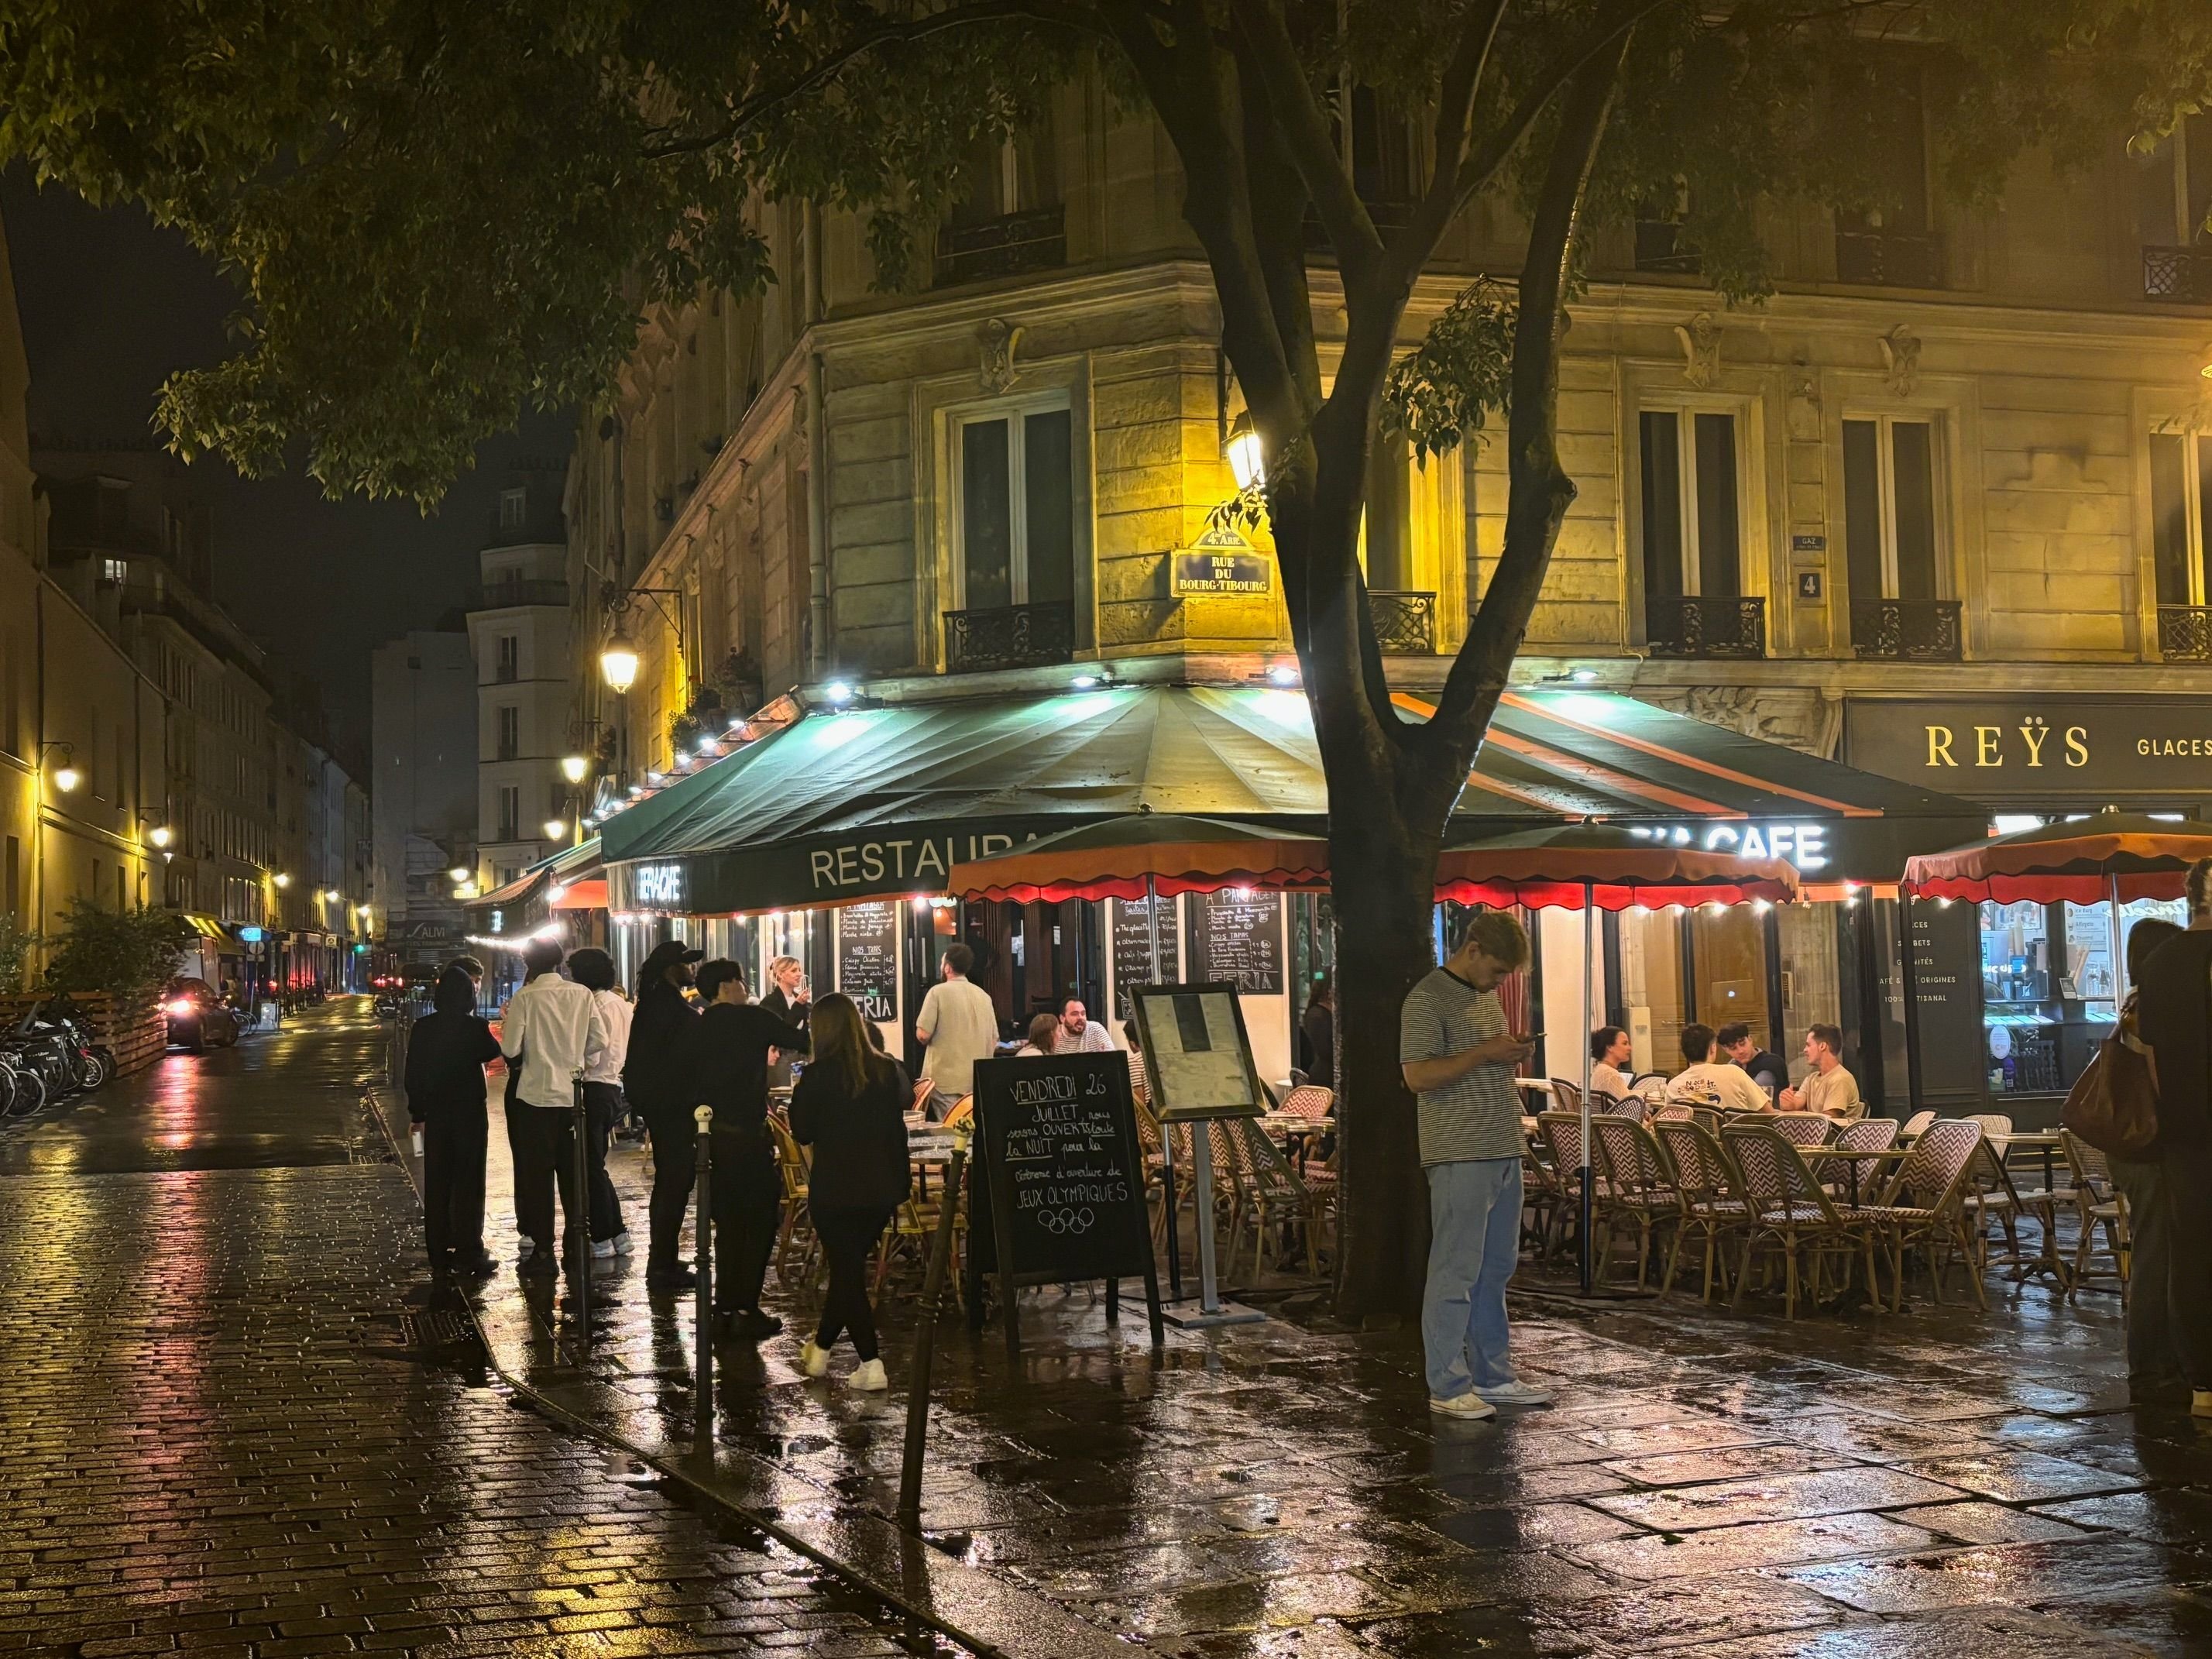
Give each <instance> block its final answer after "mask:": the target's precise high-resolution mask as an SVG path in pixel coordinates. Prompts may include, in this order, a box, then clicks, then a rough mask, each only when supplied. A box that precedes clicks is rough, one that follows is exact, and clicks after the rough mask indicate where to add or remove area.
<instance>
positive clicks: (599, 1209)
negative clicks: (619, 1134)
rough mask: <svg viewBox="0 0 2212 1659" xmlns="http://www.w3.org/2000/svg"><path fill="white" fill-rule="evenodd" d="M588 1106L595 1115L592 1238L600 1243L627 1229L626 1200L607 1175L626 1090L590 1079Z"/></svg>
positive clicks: (586, 1102)
mask: <svg viewBox="0 0 2212 1659" xmlns="http://www.w3.org/2000/svg"><path fill="white" fill-rule="evenodd" d="M584 1106H585V1109H586V1111H588V1112H589V1113H590V1115H591V1128H592V1139H591V1145H590V1147H589V1152H590V1155H591V1160H592V1243H599V1241H600V1240H601V1239H606V1238H612V1237H614V1236H615V1235H616V1234H617V1233H619V1232H623V1231H627V1229H626V1228H625V1227H624V1226H623V1212H622V1200H621V1199H620V1198H619V1197H617V1195H616V1194H615V1183H614V1182H613V1181H611V1179H609V1178H608V1176H607V1142H608V1140H609V1139H610V1138H611V1136H612V1135H613V1134H614V1132H615V1125H616V1124H617V1122H619V1121H621V1120H622V1113H623V1096H622V1090H621V1089H620V1088H619V1087H617V1085H614V1084H611V1083H586V1085H584Z"/></svg>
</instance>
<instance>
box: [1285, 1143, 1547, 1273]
mask: <svg viewBox="0 0 2212 1659" xmlns="http://www.w3.org/2000/svg"><path fill="white" fill-rule="evenodd" d="M1312 1174H1313V1172H1312V1171H1311V1170H1308V1171H1306V1176H1307V1179H1308V1180H1309V1181H1310V1180H1311V1179H1312ZM1569 1174H1570V1175H1571V1174H1572V1171H1569ZM1332 1176H1333V1172H1332ZM1568 1185H1569V1183H1568V1182H1565V1181H1562V1180H1561V1179H1560V1176H1559V1171H1558V1170H1556V1169H1554V1168H1553V1166H1552V1159H1551V1153H1550V1149H1549V1146H1548V1144H1547V1142H1546V1140H1545V1139H1544V1137H1543V1136H1542V1134H1541V1133H1538V1132H1535V1131H1531V1130H1528V1129H1523V1130H1522V1134H1521V1207H1522V1227H1521V1235H1522V1242H1523V1244H1524V1246H1525V1245H1527V1244H1534V1247H1535V1250H1536V1256H1537V1259H1538V1260H1539V1261H1550V1260H1551V1258H1552V1255H1553V1252H1554V1251H1555V1250H1557V1249H1558V1248H1559V1240H1560V1239H1561V1238H1563V1237H1565V1233H1566V1225H1567V1223H1566V1218H1567V1215H1568V1212H1570V1211H1571V1210H1572V1209H1573V1207H1574V1198H1573V1195H1572V1194H1571V1193H1570V1192H1569V1191H1568Z"/></svg>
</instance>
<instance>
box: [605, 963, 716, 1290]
mask: <svg viewBox="0 0 2212 1659" xmlns="http://www.w3.org/2000/svg"><path fill="white" fill-rule="evenodd" d="M705 954H706V953H705V952H704V951H696V950H694V949H692V948H691V947H690V945H686V944H684V941H683V940H681V939H664V940H663V941H661V943H659V945H655V946H653V951H652V954H650V955H649V956H647V957H646V959H645V960H644V961H643V962H642V963H639V964H638V969H637V1004H636V1006H635V1009H634V1010H633V1011H632V1013H631V1017H630V1026H629V1052H628V1054H626V1055H625V1056H624V1058H623V1068H622V1080H623V1093H624V1094H626V1095H628V1096H629V1103H630V1105H631V1106H632V1107H633V1108H634V1109H635V1110H636V1112H637V1115H639V1116H640V1117H641V1118H643V1119H644V1120H645V1127H646V1133H647V1134H649V1135H650V1136H651V1137H652V1138H653V1199H652V1204H651V1209H650V1214H651V1218H652V1219H651V1224H650V1225H651V1235H650V1237H651V1243H649V1244H648V1246H647V1253H646V1258H645V1283H646V1287H647V1289H648V1290H655V1291H688V1290H690V1288H691V1286H692V1285H694V1284H696V1282H697V1279H696V1275H695V1274H694V1273H692V1271H691V1269H690V1267H686V1266H685V1265H684V1260H683V1257H682V1256H681V1255H680V1254H679V1252H680V1251H681V1249H682V1248H683V1240H684V1208H685V1206H688V1205H689V1204H690V1201H691V1188H692V1185H693V1183H694V1182H696V1181H697V1180H698V1178H699V1152H698V1142H697V1139H696V1137H697V1135H698V1126H697V1125H696V1124H695V1123H694V1122H693V1121H691V1109H692V1108H693V1107H694V1106H696V1105H697V1104H698V1099H697V1097H696V1096H695V1095H694V1094H693V1093H692V1091H691V1067H690V1048H691V1033H692V1030H693V1028H694V1027H696V1025H697V1024H698V1023H699V1011H698V1010H697V1009H696V1008H694V1007H693V1006H691V1005H690V1002H689V1001H687V1000H685V998H684V987H686V986H688V985H690V983H691V964H692V963H696V962H697V961H698V960H699V958H700V957H702V956H703V955H705Z"/></svg>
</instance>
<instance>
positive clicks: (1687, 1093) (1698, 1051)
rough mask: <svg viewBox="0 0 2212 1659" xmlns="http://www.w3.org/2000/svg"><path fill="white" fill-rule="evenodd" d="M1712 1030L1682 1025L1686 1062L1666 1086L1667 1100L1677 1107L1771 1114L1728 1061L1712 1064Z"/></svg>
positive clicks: (1739, 1069)
mask: <svg viewBox="0 0 2212 1659" xmlns="http://www.w3.org/2000/svg"><path fill="white" fill-rule="evenodd" d="M1712 1056H1713V1028H1712V1027H1711V1026H1710V1025H1697V1024H1691V1025H1685V1026H1684V1027H1683V1028H1682V1058H1683V1059H1684V1060H1687V1061H1688V1062H1689V1064H1688V1065H1686V1066H1684V1067H1683V1068H1682V1069H1681V1070H1680V1071H1679V1072H1677V1073H1674V1078H1673V1079H1672V1081H1670V1082H1669V1083H1668V1085H1667V1098H1668V1100H1670V1101H1672V1102H1674V1103H1676V1104H1678V1105H1689V1106H1717V1107H1718V1108H1719V1109H1721V1110H1722V1111H1724V1112H1771V1111H1772V1110H1773V1109H1774V1103H1773V1102H1772V1101H1771V1100H1769V1099H1767V1097H1766V1091H1765V1090H1764V1089H1762V1088H1760V1087H1759V1085H1757V1084H1756V1083H1753V1081H1752V1080H1751V1073H1748V1072H1747V1071H1745V1070H1744V1069H1743V1067H1742V1066H1738V1065H1736V1064H1735V1063H1734V1062H1733V1061H1730V1060H1723V1061H1721V1062H1720V1063H1719V1064H1718V1065H1715V1064H1714V1063H1713V1057H1712Z"/></svg>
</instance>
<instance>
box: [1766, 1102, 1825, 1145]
mask: <svg viewBox="0 0 2212 1659" xmlns="http://www.w3.org/2000/svg"><path fill="white" fill-rule="evenodd" d="M1759 1121H1761V1122H1763V1123H1771V1124H1772V1125H1773V1126H1774V1131H1775V1133H1777V1134H1778V1135H1780V1136H1781V1137H1782V1138H1783V1139H1784V1140H1786V1141H1788V1142H1789V1143H1790V1145H1791V1146H1795V1147H1796V1149H1797V1150H1798V1151H1799V1152H1809V1151H1811V1150H1812V1149H1813V1148H1814V1147H1815V1146H1826V1145H1827V1144H1828V1142H1829V1140H1830V1139H1832V1137H1833V1136H1834V1134H1835V1133H1836V1121H1835V1119H1833V1118H1832V1117H1830V1116H1828V1115H1826V1113H1825V1112H1774V1113H1770V1114H1767V1115H1764V1116H1762V1117H1761V1118H1760V1120H1759Z"/></svg>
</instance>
